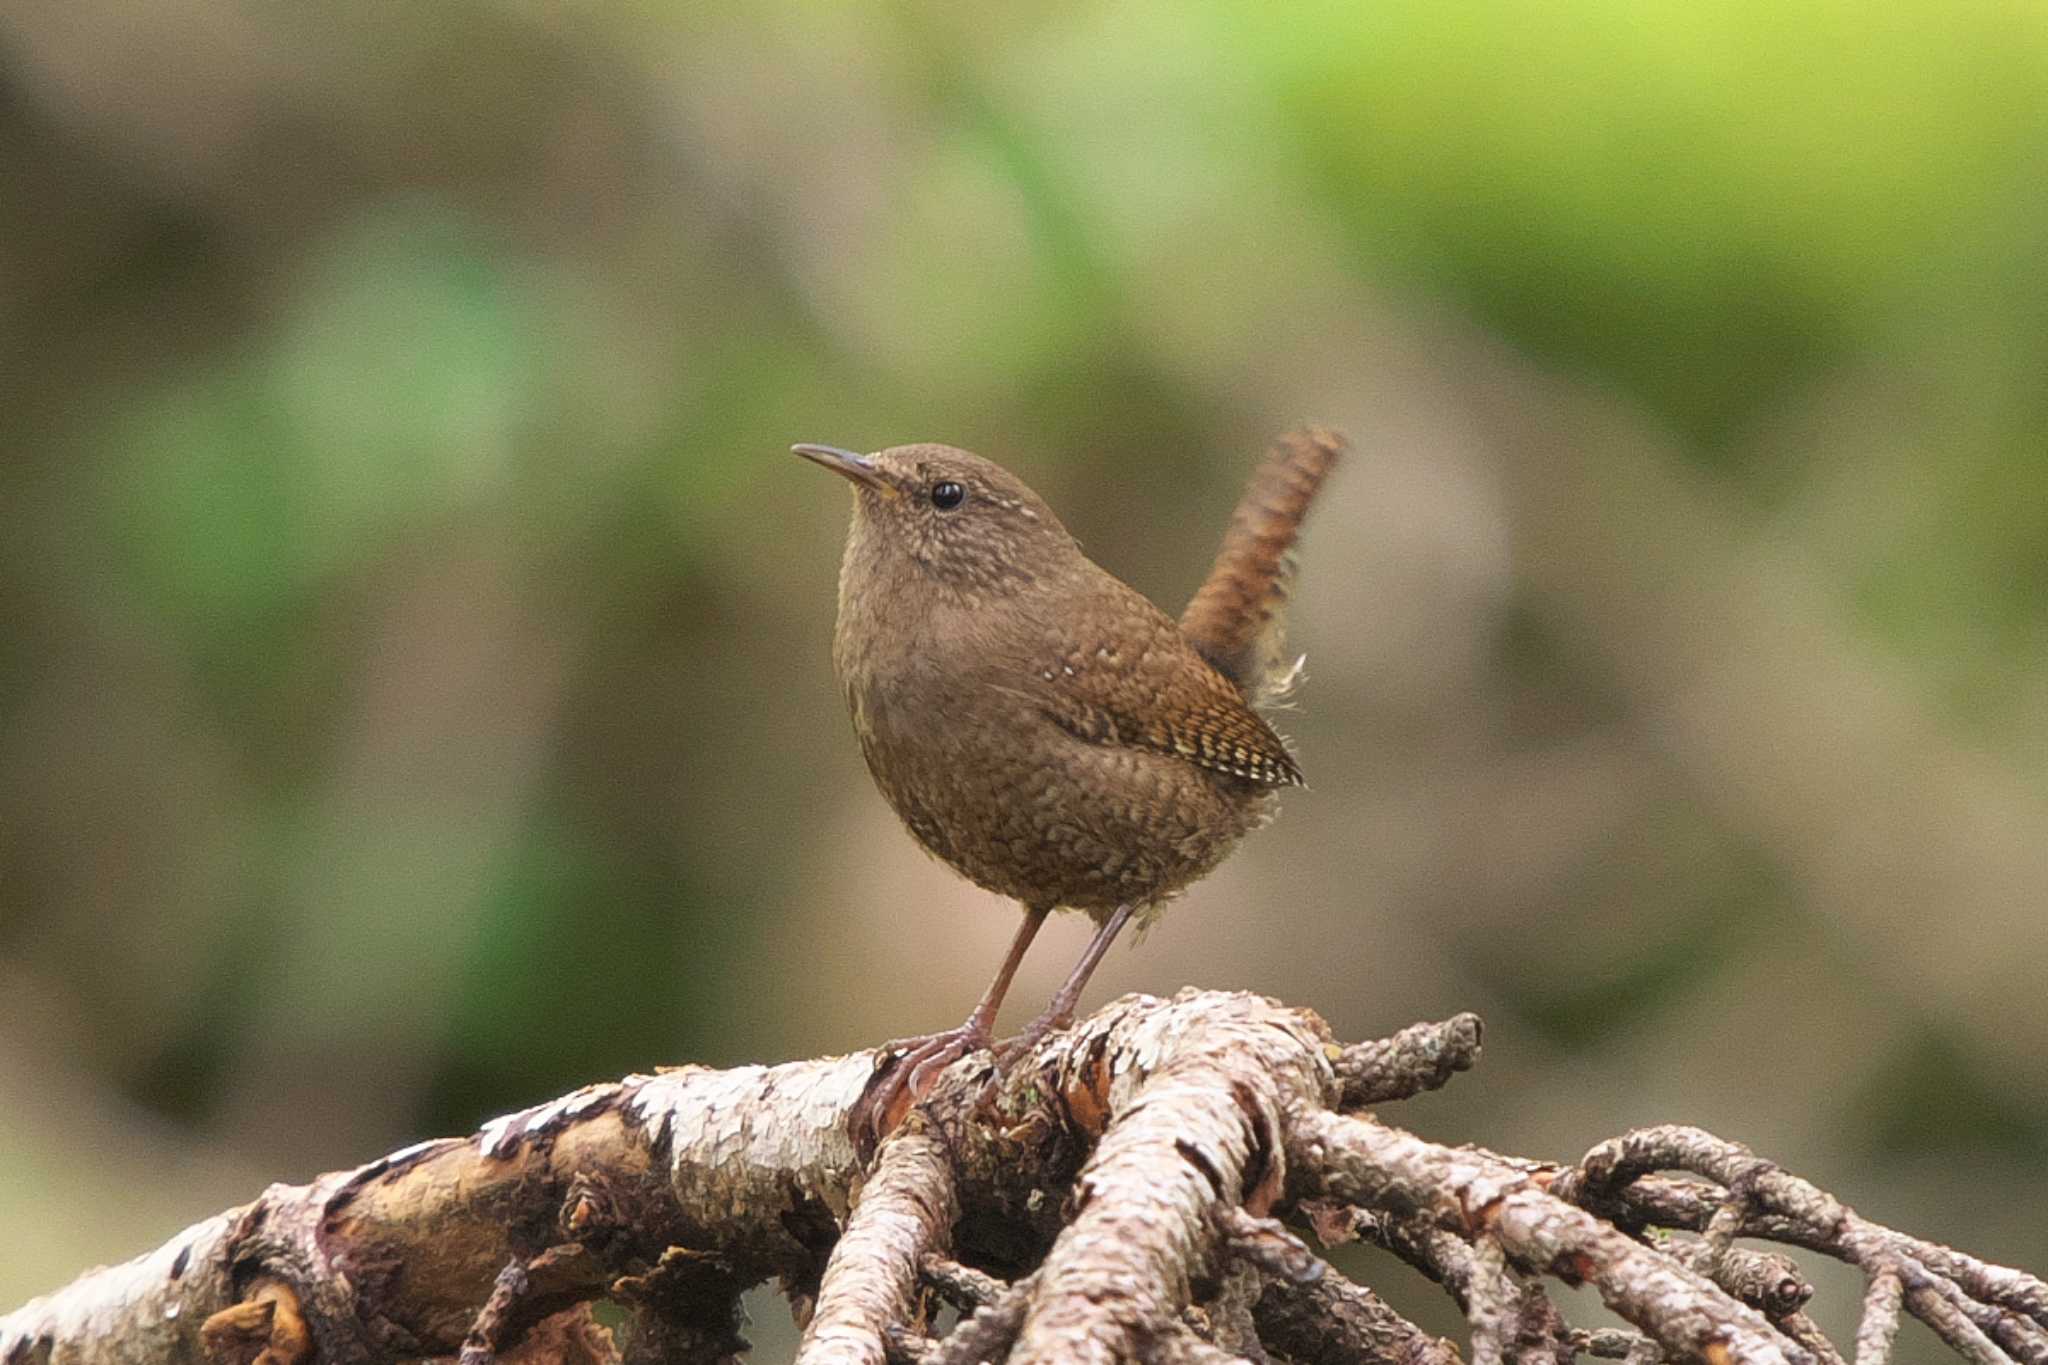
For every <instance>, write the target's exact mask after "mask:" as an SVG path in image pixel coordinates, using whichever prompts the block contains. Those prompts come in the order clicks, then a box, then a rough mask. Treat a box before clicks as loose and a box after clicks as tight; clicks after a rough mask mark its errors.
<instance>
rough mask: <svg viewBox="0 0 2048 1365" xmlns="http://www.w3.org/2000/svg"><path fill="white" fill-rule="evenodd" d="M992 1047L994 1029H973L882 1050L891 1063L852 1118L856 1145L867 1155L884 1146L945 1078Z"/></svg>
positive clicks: (965, 1027) (876, 1078)
mask: <svg viewBox="0 0 2048 1365" xmlns="http://www.w3.org/2000/svg"><path fill="white" fill-rule="evenodd" d="M988 1045H989V1035H988V1030H987V1029H985V1028H980V1027H977V1026H975V1025H973V1024H962V1025H960V1026H959V1027H958V1028H951V1029H947V1030H946V1031H945V1032H943V1033H930V1034H926V1035H924V1036H923V1037H919V1038H901V1039H898V1040H897V1041H895V1042H893V1043H890V1044H889V1045H888V1046H887V1047H885V1048H883V1049H882V1051H883V1053H884V1055H885V1056H887V1057H888V1058H889V1060H888V1061H887V1062H886V1063H884V1064H883V1069H882V1070H880V1071H878V1072H877V1073H876V1074H875V1076H874V1078H873V1079H872V1080H870V1081H869V1082H868V1088H867V1090H866V1092H865V1093H864V1094H862V1095H861V1097H860V1099H859V1101H858V1102H857V1103H855V1105H854V1107H853V1110H852V1112H851V1113H850V1114H849V1115H848V1116H847V1126H848V1127H849V1128H850V1129H851V1130H852V1132H853V1136H854V1138H855V1140H856V1141H857V1142H859V1143H860V1144H861V1147H862V1149H863V1150H864V1151H873V1150H874V1149H875V1148H876V1147H879V1146H880V1145H881V1143H882V1139H883V1138H885V1137H887V1136H889V1134H891V1133H893V1132H895V1131H896V1128H897V1125H899V1124H901V1123H902V1122H903V1120H904V1119H905V1118H906V1117H907V1116H908V1115H909V1113H910V1111H911V1110H912V1109H914V1108H916V1107H917V1105H918V1104H919V1103H920V1102H921V1101H922V1100H923V1099H924V1097H925V1096H926V1095H927V1094H929V1093H931V1088H932V1086H933V1085H934V1084H936V1083H937V1081H938V1079H939V1075H940V1073H942V1072H943V1071H945V1069H946V1068H947V1067H949V1066H951V1065H952V1064H953V1063H955V1062H957V1061H959V1060H960V1059H961V1058H962V1057H965V1056H967V1055H969V1054H970V1053H974V1052H979V1051H981V1050H982V1049H983V1048H986V1047H987V1046H988Z"/></svg>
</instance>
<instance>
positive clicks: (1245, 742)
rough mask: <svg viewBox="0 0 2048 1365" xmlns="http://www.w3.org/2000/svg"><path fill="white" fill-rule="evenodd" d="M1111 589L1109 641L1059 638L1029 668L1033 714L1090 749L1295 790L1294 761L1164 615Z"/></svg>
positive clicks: (1065, 634) (1067, 633)
mask: <svg viewBox="0 0 2048 1365" xmlns="http://www.w3.org/2000/svg"><path fill="white" fill-rule="evenodd" d="M1117 587H1118V588H1120V589H1122V592H1123V593H1127V594H1128V595H1129V596H1128V598H1127V599H1126V600H1125V602H1124V604H1123V605H1124V607H1125V610H1124V611H1122V612H1119V613H1113V616H1114V618H1115V619H1117V620H1119V622H1120V628H1119V629H1118V631H1117V632H1116V636H1117V638H1116V639H1114V640H1096V639H1091V638H1087V637H1086V636H1085V633H1079V634H1077V633H1075V632H1073V631H1072V630H1071V629H1066V630H1062V631H1061V632H1060V637H1061V638H1059V639H1058V643H1057V645H1056V647H1054V648H1052V649H1049V650H1048V651H1047V652H1046V655H1045V656H1044V657H1043V658H1042V659H1041V660H1034V661H1032V670H1031V672H1030V673H1028V674H1027V675H1026V676H1027V677H1029V678H1030V680H1031V683H1032V688H1031V694H1030V695H1031V698H1032V700H1033V701H1035V702H1036V703H1037V704H1038V706H1039V708H1040V709H1041V710H1042V711H1043V712H1044V713H1045V714H1046V715H1048V716H1050V717H1051V718H1052V720H1053V721H1054V722H1055V723H1056V724H1058V725H1059V726H1060V727H1061V728H1062V729H1064V730H1066V731H1067V732H1068V733H1070V734H1073V735H1075V736H1076V737H1078V738H1080V739H1084V740H1087V741H1088V742H1090V743H1092V744H1112V745H1118V744H1120V745H1126V746H1129V747H1131V748H1136V749H1147V750H1151V751H1153V752H1155V753H1162V754H1170V755H1172V756H1174V757H1176V758H1180V759H1183V760H1185V761H1186V762H1189V763H1192V764H1194V765H1195V766H1196V767H1200V768H1207V769H1209V770H1211V771H1213V772H1220V773H1230V774H1232V775H1234V776H1236V777H1241V778H1244V779H1246V780H1247V781H1251V782H1257V783H1261V784H1263V785H1267V786H1276V787H1278V786H1299V785H1300V784H1301V781H1302V777H1301V769H1300V768H1299V767H1298V766H1296V764H1295V762H1294V756H1293V755H1292V754H1290V753H1288V752H1287V745H1286V744H1285V743H1284V742H1283V741H1282V740H1281V738H1280V736H1279V735H1277V734H1275V733H1274V732H1273V727H1272V726H1270V725H1268V724H1266V722H1265V721H1264V720H1263V719H1261V718H1260V716H1259V714H1258V713H1257V712H1256V711H1254V710H1252V708H1251V707H1250V705H1248V704H1247V703H1246V701H1245V699H1244V694H1243V693H1241V692H1239V691H1238V690H1237V688H1236V687H1235V686H1234V685H1233V684H1232V683H1231V682H1230V681H1229V680H1228V679H1227V678H1225V677H1223V676H1222V675H1221V674H1220V673H1218V672H1217V671H1216V670H1215V669H1214V668H1212V667H1211V666H1210V665H1209V664H1208V662H1207V661H1206V660H1205V659H1203V658H1202V656H1201V655H1200V654H1199V653H1197V652H1196V651H1195V649H1194V647H1193V645H1191V644H1190V643H1189V642H1188V641H1187V640H1186V639H1185V638H1184V637H1183V636H1182V635H1181V633H1180V630H1179V628H1178V627H1177V626H1175V625H1174V623H1173V622H1172V621H1171V620H1170V619H1168V618H1167V616H1166V615H1165V613H1163V612H1161V611H1160V610H1159V609H1158V608H1157V607H1154V606H1153V605H1152V604H1151V603H1150V602H1149V601H1147V600H1146V599H1145V598H1144V597H1143V596H1141V595H1140V594H1139V593H1138V592H1137V591H1136V590H1135V589H1131V588H1127V587H1124V585H1122V584H1121V583H1119V584H1117ZM1066 619H1069V620H1071V619H1072V618H1066ZM1134 627H1136V628H1134ZM1011 676H1013V677H1014V676H1015V675H1014V674H1012V675H1011Z"/></svg>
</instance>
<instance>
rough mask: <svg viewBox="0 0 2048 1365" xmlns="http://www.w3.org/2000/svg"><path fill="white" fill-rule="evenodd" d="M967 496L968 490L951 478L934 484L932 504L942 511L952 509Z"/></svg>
mask: <svg viewBox="0 0 2048 1365" xmlns="http://www.w3.org/2000/svg"><path fill="white" fill-rule="evenodd" d="M966 496H967V490H966V489H964V488H962V487H961V486H960V485H959V484H957V483H954V482H952V481H951V480H950V479H949V480H947V481H946V482H944V483H935V484H933V485H932V506H934V507H936V508H938V509H939V510H940V511H941V512H950V511H952V510H953V509H954V508H955V507H958V506H959V505H960V502H961V500H962V499H963V498H965V497H966Z"/></svg>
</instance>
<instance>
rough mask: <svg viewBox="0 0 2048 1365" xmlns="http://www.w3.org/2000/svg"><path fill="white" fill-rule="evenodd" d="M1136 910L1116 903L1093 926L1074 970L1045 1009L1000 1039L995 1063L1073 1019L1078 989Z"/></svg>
mask: <svg viewBox="0 0 2048 1365" xmlns="http://www.w3.org/2000/svg"><path fill="white" fill-rule="evenodd" d="M1136 912H1137V907H1136V906H1135V905H1119V906H1118V907H1117V908H1116V909H1115V910H1113V911H1111V912H1110V916H1109V918H1108V919H1106V920H1104V921H1103V922H1102V923H1101V924H1099V925H1097V926H1096V929H1095V937H1094V938H1091V939H1089V940H1088V946H1087V947H1086V948H1084V949H1082V950H1081V960H1080V961H1079V962H1076V963H1075V964H1074V970H1073V971H1071V972H1069V973H1067V979H1066V981H1065V982H1064V983H1063V984H1062V985H1061V986H1060V988H1059V989H1058V990H1057V991H1055V992H1053V997H1052V1002H1051V1003H1050V1004H1048V1005H1047V1006H1046V1007H1045V1012H1044V1013H1043V1014H1041V1015H1039V1016H1038V1017H1037V1018H1036V1019H1033V1020H1032V1021H1031V1022H1030V1023H1028V1024H1026V1025H1025V1026H1024V1031H1023V1032H1022V1033H1020V1034H1018V1035H1017V1036H1016V1037H1014V1038H1006V1039H1004V1040H1003V1045H1002V1047H1001V1048H1000V1049H999V1054H998V1065H1001V1066H1008V1065H1009V1063H1010V1062H1012V1061H1014V1060H1016V1059H1017V1058H1019V1057H1021V1056H1023V1055H1024V1054H1025V1053H1027V1052H1029V1051H1030V1050H1031V1049H1032V1048H1034V1047H1036V1046H1037V1045H1038V1041H1039V1039H1041V1038H1043V1037H1045V1035H1046V1034H1048V1033H1051V1032H1053V1031H1054V1030H1056V1029H1063V1028H1065V1027H1066V1026H1067V1025H1069V1024H1071V1023H1073V1022H1074V1007H1075V1006H1076V1005H1079V1004H1080V1003H1081V992H1082V991H1084V990H1086V989H1087V988H1088V978H1089V977H1091V976H1093V975H1094V974H1095V969H1096V968H1097V967H1099V966H1100V965H1102V958H1103V955H1104V954H1105V953H1107V952H1108V951H1109V945H1110V944H1112V943H1114V942H1116V936H1117V935H1118V934H1120V933H1122V932H1123V928H1124V926H1125V925H1126V924H1129V923H1130V922H1131V916H1132V915H1133V914H1135V913H1136Z"/></svg>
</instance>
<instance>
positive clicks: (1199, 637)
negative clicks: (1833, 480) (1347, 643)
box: [1180, 427, 1347, 703]
mask: <svg viewBox="0 0 2048 1365" xmlns="http://www.w3.org/2000/svg"><path fill="white" fill-rule="evenodd" d="M1346 445H1347V443H1346V441H1345V440H1344V438H1343V437H1342V436H1341V435H1339V434H1338V433H1336V432H1334V431H1330V430H1327V429H1325V428H1323V427H1303V428H1301V429H1299V430H1296V431H1290V432H1288V433H1287V434H1286V435H1285V436H1282V437H1281V438H1280V439H1279V440H1278V441H1276V442H1274V444H1273V448H1272V450H1271V451H1270V452H1268V453H1267V455H1266V458H1265V460H1264V462H1263V463H1261V464H1260V465H1259V468H1258V472H1257V473H1255V474H1253V475H1252V481H1251V484H1250V486H1249V487H1247V488H1246V489H1245V491H1244V496H1243V497H1241V498H1239V499H1238V501H1237V510H1236V511H1235V512H1233V513H1231V516H1230V529H1229V530H1228V531H1226V532H1224V534H1223V548H1222V549H1221V550H1219V551H1218V552H1217V554H1216V562H1215V564H1213V565H1211V566H1210V569H1209V576H1208V578H1206V579H1205V580H1203V583H1202V586H1201V588H1200V589H1199V590H1197V591H1196V593H1195V596H1194V600H1193V601H1191V602H1189V603H1188V607H1187V610H1186V611H1184V612H1182V613H1181V617H1180V628H1181V633H1182V634H1184V635H1186V636H1187V637H1188V639H1189V641H1190V642H1192V643H1193V644H1194V646H1195V648H1196V649H1198V650H1200V651H1201V653H1202V656H1203V657H1204V658H1206V659H1207V660H1208V661H1209V662H1210V663H1212V664H1214V665H1215V666H1216V668H1217V670H1218V671H1219V672H1221V673H1222V674H1223V675H1224V676H1225V677H1227V678H1229V679H1230V680H1231V681H1232V682H1234V683H1236V684H1237V685H1238V687H1239V688H1241V689H1242V690H1243V692H1244V694H1245V696H1246V697H1247V698H1249V699H1250V700H1251V701H1253V702H1255V703H1256V702H1264V701H1272V700H1275V699H1277V698H1278V697H1280V696H1283V695H1285V693H1286V692H1287V689H1288V688H1289V687H1290V686H1291V685H1292V684H1293V682H1294V676H1295V668H1296V666H1297V665H1294V664H1291V663H1290V662H1289V661H1288V659H1287V657H1286V655H1287V642H1286V625H1287V598H1288V594H1289V591H1290V589H1291V588H1292V586H1293V580H1294V541H1295V537H1296V536H1298V535H1299V534H1300V532H1301V523H1302V520H1303V518H1305V517H1306V516H1307V515H1308V505H1309V503H1310V502H1312V501H1313V500H1314V499H1315V495H1316V490H1317V489H1319V488H1321V487H1322V484H1323V479H1324V478H1325V477H1326V476H1327V475H1328V474H1329V472H1330V469H1331V468H1332V466H1334V465H1335V464H1336V463H1337V457H1338V456H1339V455H1341V454H1342V453H1343V452H1344V450H1345V448H1346Z"/></svg>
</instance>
